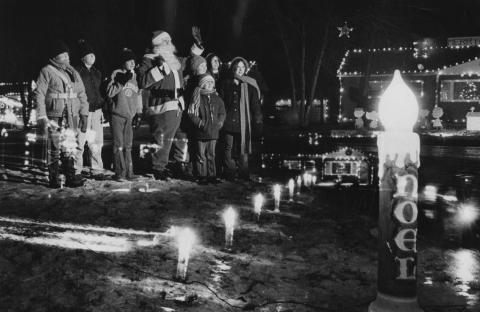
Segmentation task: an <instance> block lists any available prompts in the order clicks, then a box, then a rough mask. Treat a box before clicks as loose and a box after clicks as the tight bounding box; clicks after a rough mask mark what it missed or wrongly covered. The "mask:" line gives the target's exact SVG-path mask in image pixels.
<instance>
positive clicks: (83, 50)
mask: <svg viewBox="0 0 480 312" xmlns="http://www.w3.org/2000/svg"><path fill="white" fill-rule="evenodd" d="M78 50H79V52H80V58H83V57H84V56H85V55H88V54H90V53H94V51H93V47H92V46H91V45H90V44H89V43H88V42H87V41H85V39H80V40H78Z"/></svg>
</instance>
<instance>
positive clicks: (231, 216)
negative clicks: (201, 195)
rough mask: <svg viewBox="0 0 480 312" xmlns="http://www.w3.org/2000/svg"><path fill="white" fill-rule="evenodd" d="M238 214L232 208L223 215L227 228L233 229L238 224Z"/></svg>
mask: <svg viewBox="0 0 480 312" xmlns="http://www.w3.org/2000/svg"><path fill="white" fill-rule="evenodd" d="M236 218H237V212H236V211H235V210H234V209H233V208H232V207H228V208H227V210H225V212H224V213H223V220H224V221H225V227H226V228H227V229H228V228H233V227H234V226H235V223H236Z"/></svg>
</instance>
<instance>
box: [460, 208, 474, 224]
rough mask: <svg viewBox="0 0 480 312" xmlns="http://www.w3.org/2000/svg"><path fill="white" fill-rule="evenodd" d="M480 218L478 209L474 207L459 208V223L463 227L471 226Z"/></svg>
mask: <svg viewBox="0 0 480 312" xmlns="http://www.w3.org/2000/svg"><path fill="white" fill-rule="evenodd" d="M477 217H478V209H477V208H476V207H473V206H472V205H461V206H460V207H458V215H457V221H458V222H459V223H460V224H462V225H470V224H472V223H473V222H475V220H477Z"/></svg>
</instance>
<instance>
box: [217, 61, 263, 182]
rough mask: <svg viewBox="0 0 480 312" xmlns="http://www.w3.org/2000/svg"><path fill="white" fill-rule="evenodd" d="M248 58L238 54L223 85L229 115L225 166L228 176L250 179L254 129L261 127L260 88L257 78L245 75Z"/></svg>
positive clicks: (224, 152)
mask: <svg viewBox="0 0 480 312" xmlns="http://www.w3.org/2000/svg"><path fill="white" fill-rule="evenodd" d="M247 70H248V62H247V61H246V60H245V59H244V58H241V57H236V58H234V59H233V60H232V62H231V65H230V77H229V78H228V79H226V80H225V81H224V83H223V84H222V86H221V87H220V88H219V93H220V96H221V97H222V98H223V101H224V102H225V109H226V111H227V116H226V118H225V123H224V126H223V129H222V130H223V131H222V132H223V167H224V168H223V169H224V175H225V178H226V179H228V180H232V179H234V178H235V177H236V176H237V175H238V176H239V177H240V178H241V179H245V180H249V179H250V173H249V166H248V155H249V154H251V152H252V145H251V138H252V132H253V131H256V130H257V129H260V128H261V125H262V110H261V102H260V90H259V88H258V85H257V82H256V81H255V79H253V78H251V77H248V76H245V73H246V71H247Z"/></svg>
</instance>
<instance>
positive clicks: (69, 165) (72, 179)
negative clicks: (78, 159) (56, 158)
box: [65, 157, 84, 187]
mask: <svg viewBox="0 0 480 312" xmlns="http://www.w3.org/2000/svg"><path fill="white" fill-rule="evenodd" d="M74 163H75V162H74V160H73V158H72V157H68V158H67V159H66V160H65V180H66V181H65V186H67V187H79V186H83V183H84V181H83V180H81V179H79V178H77V176H76V175H75V166H74Z"/></svg>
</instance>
